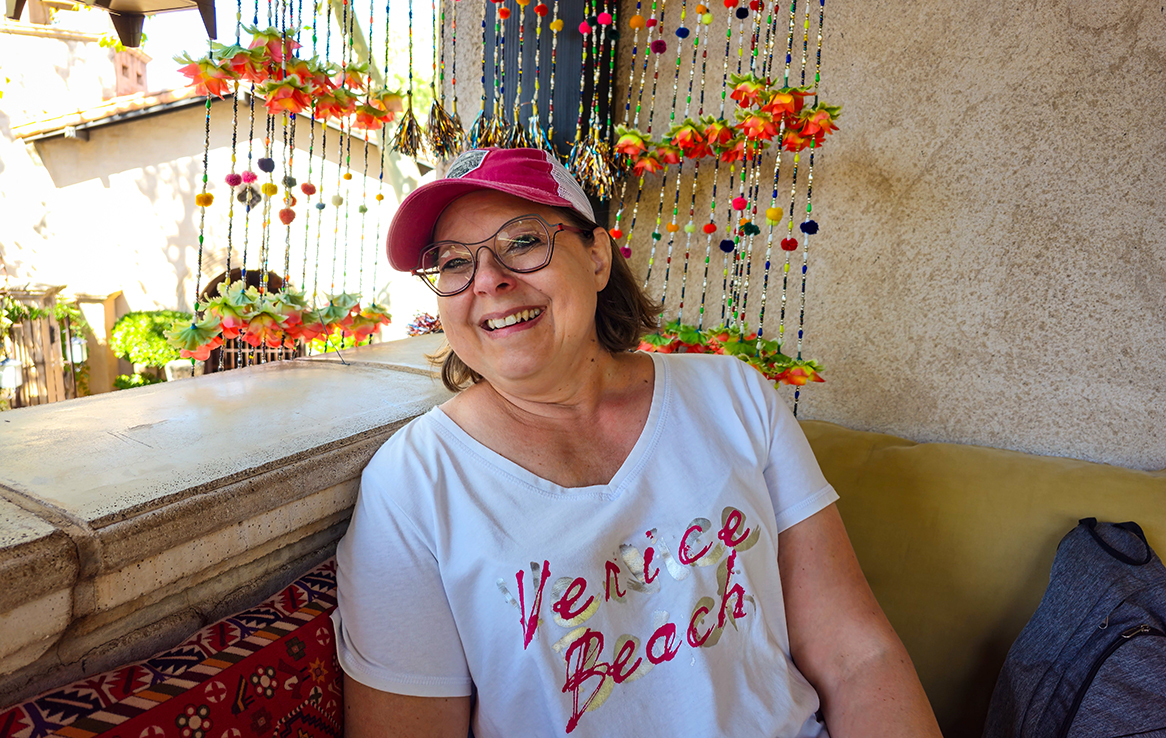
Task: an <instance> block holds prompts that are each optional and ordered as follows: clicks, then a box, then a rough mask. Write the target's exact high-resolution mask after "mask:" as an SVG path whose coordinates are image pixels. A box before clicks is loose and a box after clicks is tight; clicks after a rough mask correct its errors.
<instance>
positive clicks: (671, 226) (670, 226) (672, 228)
mask: <svg viewBox="0 0 1166 738" xmlns="http://www.w3.org/2000/svg"><path fill="white" fill-rule="evenodd" d="M664 229H665V230H667V231H668V232H669V233H676V232H677V231H679V230H680V226H678V225H676V224H675V223H669V224H668V225H666V226H664Z"/></svg>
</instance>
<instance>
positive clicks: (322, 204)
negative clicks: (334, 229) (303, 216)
mask: <svg viewBox="0 0 1166 738" xmlns="http://www.w3.org/2000/svg"><path fill="white" fill-rule="evenodd" d="M323 209H324V203H322V202H318V203H316V210H323Z"/></svg>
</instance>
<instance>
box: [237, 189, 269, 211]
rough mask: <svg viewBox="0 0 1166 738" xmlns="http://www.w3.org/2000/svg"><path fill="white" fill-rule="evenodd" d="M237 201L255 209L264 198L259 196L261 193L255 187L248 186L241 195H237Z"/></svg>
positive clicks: (242, 190) (241, 191)
mask: <svg viewBox="0 0 1166 738" xmlns="http://www.w3.org/2000/svg"><path fill="white" fill-rule="evenodd" d="M235 199H236V200H238V201H239V202H241V203H243V204H244V205H246V206H247V207H249V208H253V207H255V206H256V205H258V204H259V202H260V201H261V200H262V199H263V197H262V196H261V195H260V194H259V191H258V190H256V189H255V188H254V187H251V186H247V187H244V188H243V189H241V190H239V194H238V195H235Z"/></svg>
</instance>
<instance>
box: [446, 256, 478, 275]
mask: <svg viewBox="0 0 1166 738" xmlns="http://www.w3.org/2000/svg"><path fill="white" fill-rule="evenodd" d="M470 264H471V262H470V260H469V259H466V258H463V257H461V256H455V257H453V258H450V259H446V260H445V261H443V262H441V266H440V267H439V268H440V269H441V271H443V272H457V271H462V270H464V269H468V268H469V267H470Z"/></svg>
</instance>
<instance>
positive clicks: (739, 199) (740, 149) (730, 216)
mask: <svg viewBox="0 0 1166 738" xmlns="http://www.w3.org/2000/svg"><path fill="white" fill-rule="evenodd" d="M736 5H737V0H725V7H726V8H732V9H733V11H734V12H733V14H734V16H736V18H737V74H738V75H740V74H741V69H742V64H743V62H744V57H745V19H746V18H748V17H749V10H748V8H743V7H735V6H736ZM729 27H730V32H731V30H732V20H731V19H730V21H729ZM728 145H729V146H731V147H732V148H727V147H726V149H725V152H724V153H723V154H722V158H724V157H726V156H727V157H728V159H729V187H730V188H732V186H733V182H735V181H736V179H737V162H738V161H740V162H741V188H740V191H739V193H738V195H737V196H736V197H734V198H732V199H731V200H730V201H729V208H728V211H727V213H726V215H727V223H726V225H725V228H726V231H727V233H728V236H729V238H726V239H724V240H722V241H721V251H722V252H724V262H723V264H724V268H723V271H722V280H721V324H722V325H728V324H729V323H730V322H732V323H736V315H737V312H736V301H735V300H734V299H733V293H734V292H736V290H737V282H738V280H739V279H740V275H739V272H738V270H740V269H741V268H742V265H741V254H740V251H739V249H738V248H737V247H738V246H739V245H740V242H741V228H740V223H739V222H735V221H738V220H739V217H738V216H735V215H734V211H737V212H742V211H744V210H745V207H746V206H747V204H748V202H749V200H748V198H747V197H746V196H745V180H746V168H747V165H748V159H749V157H748V156H747V155H746V147H747V142H746V140H745V139H744V137H742V136H740V135H739V134H738V135H735V136H734V137H733V139H731V140H730V141H729V142H728ZM730 270H731V271H732V275H733V276H732V278H731V280H730V276H729V274H730ZM730 281H731V282H732V290H730Z"/></svg>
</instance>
